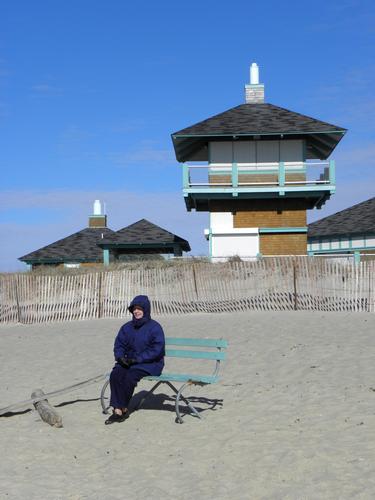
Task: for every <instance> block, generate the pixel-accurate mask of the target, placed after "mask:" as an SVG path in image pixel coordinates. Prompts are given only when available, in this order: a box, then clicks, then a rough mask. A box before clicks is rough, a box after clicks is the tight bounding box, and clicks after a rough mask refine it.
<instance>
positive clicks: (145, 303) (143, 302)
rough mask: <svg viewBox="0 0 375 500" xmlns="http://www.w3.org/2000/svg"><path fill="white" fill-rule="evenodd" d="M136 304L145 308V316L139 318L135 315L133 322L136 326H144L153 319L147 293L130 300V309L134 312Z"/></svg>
mask: <svg viewBox="0 0 375 500" xmlns="http://www.w3.org/2000/svg"><path fill="white" fill-rule="evenodd" d="M134 306H139V307H142V309H143V318H141V319H139V320H137V319H135V318H134V316H133V323H134V325H136V326H142V325H143V324H144V323H146V322H147V321H149V320H150V319H151V304H150V300H149V298H148V297H147V295H137V296H136V297H134V299H133V300H132V301H131V302H130V305H129V307H128V310H129V311H130V312H131V313H132V314H133V309H134Z"/></svg>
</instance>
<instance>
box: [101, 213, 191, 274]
mask: <svg viewBox="0 0 375 500" xmlns="http://www.w3.org/2000/svg"><path fill="white" fill-rule="evenodd" d="M98 246H99V247H100V248H102V249H103V255H104V263H105V264H108V263H109V262H114V261H116V260H121V257H123V256H129V255H139V254H148V255H149V254H172V255H173V256H175V257H181V256H182V252H189V251H190V245H189V242H188V241H187V240H184V239H183V238H180V236H177V235H175V234H173V233H171V232H169V231H167V230H166V229H163V228H162V227H159V226H157V225H156V224H153V223H152V222H149V221H148V220H146V219H141V220H139V221H138V222H135V223H134V224H131V225H130V226H127V227H124V228H123V229H120V230H119V231H116V232H115V233H110V234H108V235H107V236H106V237H105V238H104V239H103V240H101V241H99V243H98Z"/></svg>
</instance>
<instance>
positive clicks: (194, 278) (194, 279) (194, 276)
mask: <svg viewBox="0 0 375 500" xmlns="http://www.w3.org/2000/svg"><path fill="white" fill-rule="evenodd" d="M193 281H194V290H195V295H196V297H197V300H198V299H199V297H198V287H197V277H196V275H195V265H194V264H193Z"/></svg>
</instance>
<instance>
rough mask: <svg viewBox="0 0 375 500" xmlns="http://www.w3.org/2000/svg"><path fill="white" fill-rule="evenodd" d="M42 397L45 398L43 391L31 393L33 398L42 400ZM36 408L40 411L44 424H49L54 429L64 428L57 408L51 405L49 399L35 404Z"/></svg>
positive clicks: (36, 390)
mask: <svg viewBox="0 0 375 500" xmlns="http://www.w3.org/2000/svg"><path fill="white" fill-rule="evenodd" d="M42 396H44V392H43V391H42V389H35V390H34V391H33V392H32V393H31V397H32V398H40V397H42ZM34 406H35V409H36V410H37V411H38V413H39V415H40V418H41V419H42V420H43V421H44V422H47V424H49V425H52V427H62V426H63V423H62V418H61V416H60V415H59V414H58V413H57V411H56V410H55V408H54V407H53V406H51V405H50V404H49V402H48V400H47V399H42V400H41V401H38V402H36V403H34Z"/></svg>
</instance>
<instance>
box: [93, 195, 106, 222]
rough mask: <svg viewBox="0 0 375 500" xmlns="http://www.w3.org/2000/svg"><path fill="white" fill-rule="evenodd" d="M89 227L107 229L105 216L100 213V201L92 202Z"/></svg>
mask: <svg viewBox="0 0 375 500" xmlns="http://www.w3.org/2000/svg"><path fill="white" fill-rule="evenodd" d="M89 227H107V216H106V215H105V214H103V213H102V204H101V203H100V200H95V201H94V210H93V214H92V215H90V216H89Z"/></svg>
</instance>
